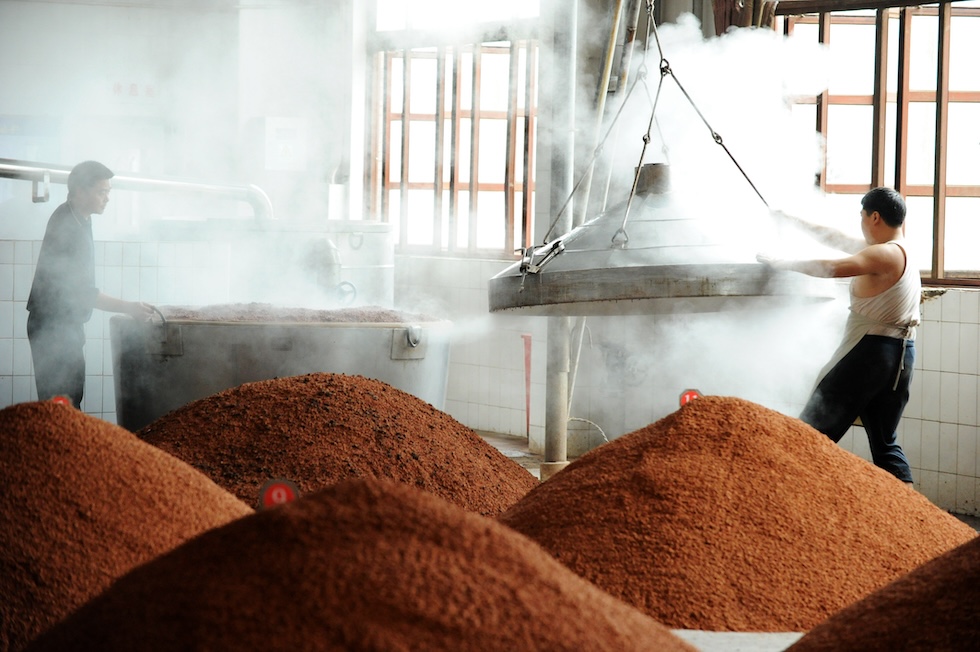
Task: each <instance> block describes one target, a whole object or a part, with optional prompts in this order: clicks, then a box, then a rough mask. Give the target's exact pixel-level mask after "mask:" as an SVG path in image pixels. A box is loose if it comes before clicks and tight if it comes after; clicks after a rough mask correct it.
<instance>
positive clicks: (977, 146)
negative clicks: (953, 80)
mask: <svg viewBox="0 0 980 652" xmlns="http://www.w3.org/2000/svg"><path fill="white" fill-rule="evenodd" d="M948 141H949V142H948V143H947V146H946V183H949V184H952V185H954V186H956V185H964V186H965V185H973V186H980V104H967V103H965V102H951V103H950V104H949V137H948Z"/></svg>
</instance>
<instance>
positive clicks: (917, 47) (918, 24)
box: [909, 16, 939, 91]
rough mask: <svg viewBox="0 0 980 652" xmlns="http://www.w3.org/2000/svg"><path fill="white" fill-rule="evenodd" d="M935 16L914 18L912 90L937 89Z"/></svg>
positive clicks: (936, 24) (936, 20)
mask: <svg viewBox="0 0 980 652" xmlns="http://www.w3.org/2000/svg"><path fill="white" fill-rule="evenodd" d="M938 27H939V20H938V19H937V18H936V17H935V16H913V17H912V52H911V59H912V60H911V63H910V64H909V85H910V86H911V87H912V90H916V91H931V90H935V89H936V57H937V54H938V53H937V51H936V50H937V43H938V40H937V36H936V34H937V30H938Z"/></svg>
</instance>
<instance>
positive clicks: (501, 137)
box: [479, 119, 507, 183]
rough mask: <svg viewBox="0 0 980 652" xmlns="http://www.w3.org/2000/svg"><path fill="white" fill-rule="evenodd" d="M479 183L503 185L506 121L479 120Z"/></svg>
mask: <svg viewBox="0 0 980 652" xmlns="http://www.w3.org/2000/svg"><path fill="white" fill-rule="evenodd" d="M479 139H480V176H479V178H480V183H503V182H504V172H505V169H506V166H507V121H506V120H488V119H483V120H480V135H479Z"/></svg>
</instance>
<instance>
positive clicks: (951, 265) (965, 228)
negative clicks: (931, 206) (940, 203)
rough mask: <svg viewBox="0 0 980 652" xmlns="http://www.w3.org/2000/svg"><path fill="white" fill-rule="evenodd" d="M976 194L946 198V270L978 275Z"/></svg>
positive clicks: (979, 223)
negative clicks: (973, 195) (974, 195)
mask: <svg viewBox="0 0 980 652" xmlns="http://www.w3.org/2000/svg"><path fill="white" fill-rule="evenodd" d="M978 242H980V197H948V198H947V199H946V248H945V254H946V261H945V263H946V270H947V271H950V272H953V271H955V272H971V273H972V274H971V276H977V275H980V247H977V243H978Z"/></svg>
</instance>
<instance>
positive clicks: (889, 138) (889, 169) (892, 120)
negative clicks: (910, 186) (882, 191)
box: [883, 102, 898, 186]
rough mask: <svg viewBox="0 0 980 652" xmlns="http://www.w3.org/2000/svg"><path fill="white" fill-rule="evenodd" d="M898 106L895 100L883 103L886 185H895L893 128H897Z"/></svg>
mask: <svg viewBox="0 0 980 652" xmlns="http://www.w3.org/2000/svg"><path fill="white" fill-rule="evenodd" d="M897 109H898V106H897V104H896V103H895V102H888V103H887V104H885V134H886V135H885V178H884V181H883V183H884V184H885V185H886V186H894V185H895V133H896V132H895V130H896V129H897V128H898V126H897V122H898V110H897Z"/></svg>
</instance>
